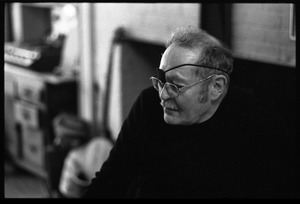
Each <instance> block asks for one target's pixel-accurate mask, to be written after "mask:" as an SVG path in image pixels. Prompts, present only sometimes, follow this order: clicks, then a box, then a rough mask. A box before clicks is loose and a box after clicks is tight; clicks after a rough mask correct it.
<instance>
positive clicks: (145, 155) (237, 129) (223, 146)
mask: <svg viewBox="0 0 300 204" xmlns="http://www.w3.org/2000/svg"><path fill="white" fill-rule="evenodd" d="M159 102H160V100H159V97H158V94H157V91H156V90H154V89H153V88H148V89H146V90H144V91H143V92H142V93H141V94H140V96H139V97H138V98H137V100H136V102H135V103H134V105H133V107H132V109H131V111H130V113H129V115H128V117H127V118H126V120H125V121H124V123H123V126H122V129H121V131H120V134H119V136H118V139H117V141H116V143H115V145H114V147H113V149H112V151H111V153H110V155H109V158H108V160H107V161H106V162H105V163H104V164H103V166H102V168H101V170H100V171H99V172H97V173H96V177H95V178H94V179H93V180H92V184H91V185H90V186H89V187H88V189H87V192H86V193H85V195H84V196H83V198H95V197H97V198H131V197H135V198H278V197H279V198H286V197H288V198H290V197H295V196H298V195H296V193H297V191H296V188H295V183H296V180H295V179H296V177H295V175H296V171H295V168H294V164H295V160H294V159H295V158H294V157H293V155H294V153H295V152H294V151H295V146H294V144H295V139H294V137H293V136H292V135H290V134H289V132H288V130H287V129H285V128H284V126H283V125H282V123H281V122H280V120H277V116H276V113H270V112H269V111H268V109H267V108H265V107H264V106H262V105H261V103H259V101H257V100H255V99H254V98H253V97H251V96H250V97H249V96H248V95H247V94H243V93H242V92H240V91H237V90H236V89H233V88H231V89H229V92H228V94H227V96H226V97H225V98H224V100H223V101H222V103H221V105H220V106H219V108H218V109H217V112H216V113H215V114H214V115H213V117H211V118H210V119H209V120H207V121H205V122H203V123H201V124H196V125H190V126H178V125H168V124H166V123H165V122H164V120H163V110H162V107H161V106H160V104H159Z"/></svg>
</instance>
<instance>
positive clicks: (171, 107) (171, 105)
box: [160, 102, 178, 111]
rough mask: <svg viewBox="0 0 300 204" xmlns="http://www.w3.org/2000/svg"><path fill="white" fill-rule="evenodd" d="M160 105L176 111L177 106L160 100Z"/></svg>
mask: <svg viewBox="0 0 300 204" xmlns="http://www.w3.org/2000/svg"><path fill="white" fill-rule="evenodd" d="M160 105H161V106H162V107H163V108H164V109H166V110H172V111H178V109H177V107H176V106H175V105H173V104H171V103H167V102H161V103H160Z"/></svg>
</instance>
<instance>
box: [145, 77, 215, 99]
mask: <svg viewBox="0 0 300 204" xmlns="http://www.w3.org/2000/svg"><path fill="white" fill-rule="evenodd" d="M213 76H216V75H215V74H213V75H210V76H208V77H206V78H205V79H202V80H200V81H198V82H196V83H193V84H191V85H187V86H180V85H175V84H173V83H170V82H166V83H163V82H162V81H161V80H159V79H158V78H156V77H154V76H153V77H151V78H150V79H151V81H152V85H153V87H154V88H155V89H156V90H157V91H158V92H161V91H162V90H163V88H164V87H165V88H166V90H167V92H168V94H169V95H170V96H171V97H172V98H175V97H177V96H179V92H180V91H183V90H184V89H187V88H190V87H193V86H195V85H197V84H199V83H201V82H204V81H206V80H208V79H210V78H211V77H213Z"/></svg>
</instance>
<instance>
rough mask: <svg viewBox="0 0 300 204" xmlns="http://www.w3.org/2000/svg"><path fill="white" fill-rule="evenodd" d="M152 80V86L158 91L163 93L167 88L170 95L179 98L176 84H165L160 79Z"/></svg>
mask: <svg viewBox="0 0 300 204" xmlns="http://www.w3.org/2000/svg"><path fill="white" fill-rule="evenodd" d="M151 79H152V84H153V86H154V88H155V89H156V90H157V91H161V90H162V89H163V88H164V87H165V88H166V90H167V92H168V94H170V95H171V96H172V97H176V96H178V88H177V87H176V86H175V85H174V84H171V83H168V82H166V83H165V84H164V83H162V82H161V81H160V80H159V79H156V78H154V77H153V78H151Z"/></svg>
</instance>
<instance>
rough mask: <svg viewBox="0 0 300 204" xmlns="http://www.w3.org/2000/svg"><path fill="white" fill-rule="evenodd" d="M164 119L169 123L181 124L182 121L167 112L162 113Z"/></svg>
mask: <svg viewBox="0 0 300 204" xmlns="http://www.w3.org/2000/svg"><path fill="white" fill-rule="evenodd" d="M164 121H165V122H166V123H167V124H169V125H182V122H181V121H180V120H179V119H178V118H176V117H174V116H170V115H168V114H164Z"/></svg>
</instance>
